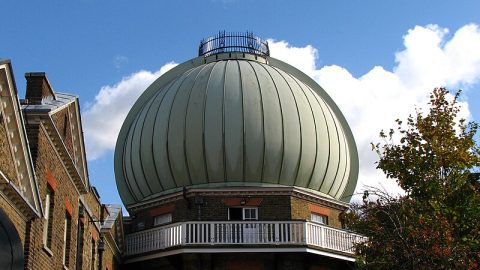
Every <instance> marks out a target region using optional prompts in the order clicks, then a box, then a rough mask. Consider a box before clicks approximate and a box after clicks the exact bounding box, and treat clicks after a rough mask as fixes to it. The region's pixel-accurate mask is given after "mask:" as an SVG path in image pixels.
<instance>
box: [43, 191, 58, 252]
mask: <svg viewBox="0 0 480 270" xmlns="http://www.w3.org/2000/svg"><path fill="white" fill-rule="evenodd" d="M54 208H55V192H54V191H53V190H52V189H51V188H50V187H48V186H47V192H46V195H45V213H44V218H43V235H42V242H43V245H44V246H45V247H47V248H48V249H50V248H51V247H52V231H53V211H54Z"/></svg>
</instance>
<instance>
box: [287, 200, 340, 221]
mask: <svg viewBox="0 0 480 270" xmlns="http://www.w3.org/2000/svg"><path fill="white" fill-rule="evenodd" d="M291 203H292V219H303V220H310V216H311V214H312V213H316V214H321V215H325V216H327V217H328V225H329V226H332V227H336V228H342V224H341V222H340V219H339V215H340V213H341V210H338V209H335V208H332V207H329V206H326V205H321V204H318V203H315V202H311V201H308V200H305V199H302V198H297V197H292V198H291Z"/></svg>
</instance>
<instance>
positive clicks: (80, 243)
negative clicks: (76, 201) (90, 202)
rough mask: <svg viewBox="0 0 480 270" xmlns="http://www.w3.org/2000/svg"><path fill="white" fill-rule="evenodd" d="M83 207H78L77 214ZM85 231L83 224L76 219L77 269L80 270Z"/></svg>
mask: <svg viewBox="0 0 480 270" xmlns="http://www.w3.org/2000/svg"><path fill="white" fill-rule="evenodd" d="M82 209H83V207H82V206H80V208H79V211H78V212H79V213H80V212H82V211H83V210H82ZM84 231H85V227H84V225H83V222H82V221H81V219H80V216H79V217H78V230H77V269H82V265H83V232H84Z"/></svg>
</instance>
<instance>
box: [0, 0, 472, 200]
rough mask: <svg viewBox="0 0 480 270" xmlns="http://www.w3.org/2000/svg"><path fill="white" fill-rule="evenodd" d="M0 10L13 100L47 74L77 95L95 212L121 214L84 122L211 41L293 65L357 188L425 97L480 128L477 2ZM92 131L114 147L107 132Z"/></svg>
mask: <svg viewBox="0 0 480 270" xmlns="http://www.w3.org/2000/svg"><path fill="white" fill-rule="evenodd" d="M1 9H2V10H3V11H4V12H2V22H1V24H0V41H2V42H1V46H0V58H8V59H11V60H12V64H13V68H14V72H15V79H16V82H17V86H18V89H19V92H20V97H21V98H23V96H24V91H25V80H24V73H25V72H31V71H45V72H47V74H48V77H49V80H50V82H51V83H52V85H53V87H54V88H55V90H56V91H59V92H71V93H76V94H78V95H79V96H80V102H81V106H82V111H83V112H84V115H83V121H84V124H86V125H87V126H88V127H87V128H86V129H85V132H86V135H85V136H86V137H87V138H88V139H87V144H89V145H90V149H93V150H91V151H90V152H89V153H88V155H89V157H90V161H89V170H90V179H91V181H92V182H93V184H94V185H96V186H97V187H98V190H99V192H100V195H101V197H102V201H103V202H105V203H120V200H119V197H118V195H117V194H116V188H115V184H114V183H115V181H114V173H113V165H112V163H113V161H112V157H113V151H112V150H111V147H110V148H109V147H108V144H109V142H102V141H100V142H98V138H95V137H94V136H93V137H91V138H90V137H89V134H90V133H92V134H94V133H95V131H97V132H98V130H95V129H98V126H99V124H98V122H97V123H96V124H95V121H96V120H92V119H93V118H102V117H103V118H105V119H106V121H108V120H109V119H117V118H115V117H116V116H118V115H112V114H122V113H125V112H124V111H125V110H128V108H127V109H124V110H123V111H118V112H117V111H114V112H112V111H111V108H112V107H108V106H107V105H102V104H100V103H101V102H106V101H111V102H112V103H113V105H115V104H117V105H118V106H121V107H122V108H123V107H128V106H130V105H129V103H128V100H126V99H128V98H130V99H132V97H134V96H135V95H137V94H139V91H140V92H141V90H132V89H133V88H135V87H137V88H138V87H144V85H148V83H149V82H150V81H151V80H153V79H154V78H156V77H157V76H158V75H159V74H161V73H162V72H164V71H165V70H166V69H168V68H169V67H171V66H173V65H174V64H170V65H167V66H165V65H166V64H168V63H181V62H183V61H186V60H188V59H190V58H193V57H195V56H196V53H197V48H198V44H199V41H200V39H202V38H204V37H207V36H210V35H213V34H215V33H217V32H218V31H219V30H227V31H246V30H249V31H253V32H254V33H255V34H256V35H258V36H260V37H263V38H265V39H271V43H272V48H271V50H272V55H273V56H274V57H278V58H280V59H283V60H285V61H287V62H294V63H293V64H294V65H296V66H297V67H299V68H300V69H302V70H303V71H304V72H306V73H307V74H309V75H310V76H312V77H314V79H315V80H317V81H318V82H319V83H320V84H321V85H322V86H323V87H324V88H325V89H326V90H327V92H329V93H330V94H331V95H332V97H333V98H334V99H335V100H336V101H337V103H338V104H339V106H340V108H341V109H342V110H343V111H344V113H345V115H346V117H347V119H348V120H349V121H350V122H351V123H352V124H351V125H352V129H353V130H354V135H355V136H356V139H357V145H358V148H359V151H360V158H361V167H362V168H363V169H362V170H363V171H362V173H361V175H360V177H361V179H360V181H361V182H362V183H364V184H372V183H373V182H372V181H374V180H372V179H373V178H378V175H377V174H375V173H374V172H373V168H374V165H373V164H372V163H373V161H374V159H375V157H374V156H372V153H370V152H369V153H367V152H366V151H367V149H368V147H366V146H365V145H366V144H368V142H370V141H375V140H376V137H375V136H376V134H378V131H379V130H380V129H381V128H389V127H391V126H393V120H394V119H396V118H397V117H401V116H403V115H405V114H408V112H412V111H413V109H414V108H415V105H418V106H422V104H421V103H422V102H424V101H425V100H426V99H425V97H426V95H427V93H428V91H430V90H431V88H432V87H433V86H440V85H446V86H448V87H449V88H450V89H451V90H455V89H458V88H463V89H465V91H464V101H465V107H467V103H468V109H469V112H470V114H471V117H472V118H473V119H474V120H476V121H480V106H479V103H480V102H479V100H480V83H479V82H480V56H479V54H478V51H480V46H478V47H475V46H477V45H479V44H480V43H477V42H479V39H480V30H479V26H478V25H480V16H479V15H478V11H479V10H480V1H478V0H477V1H430V0H429V1H380V0H379V1H373V0H371V1H359V0H352V1H253V0H252V1H249V0H245V1H240V0H238V1H236V0H224V1H221V0H210V1H153V0H150V1H126V0H116V1H113V0H105V1H94V0H82V1H75V2H74V1H60V0H55V1H10V0H7V1H2V4H1ZM446 29H448V31H447V30H446ZM472 46H473V47H472ZM273 49H275V50H276V52H275V51H274V50H273ZM162 67H164V68H163V70H161V68H162ZM140 71H143V73H142V72H140ZM121 91H124V92H128V93H129V94H128V95H120V94H118V93H120V92H121ZM135 91H136V92H135ZM99 93H100V95H99ZM96 97H97V98H96ZM372 104H373V105H372ZM370 107H375V108H370ZM109 108H110V109H109ZM102 110H103V111H102ZM467 113H468V111H467ZM119 119H121V116H120V117H119ZM379 119H380V120H379ZM85 122H88V123H85ZM111 122H114V121H113V120H112V121H111ZM372 122H376V123H375V124H372ZM91 130H93V131H91ZM90 131H91V132H90ZM87 132H88V134H87ZM102 132H104V133H105V134H106V135H108V136H107V139H108V140H110V141H113V142H114V141H115V139H116V138H115V133H113V134H110V133H109V131H108V130H105V131H103V130H102ZM372 134H375V135H372ZM95 140H97V141H95ZM102 143H103V144H106V145H107V146H105V149H103V148H102ZM92 145H95V146H94V147H92ZM97 145H100V146H98V147H97ZM110 145H111V142H110ZM367 146H368V145H367ZM100 148H101V149H103V150H102V151H99V152H98V153H96V154H95V159H92V158H93V154H91V153H94V152H95V151H96V150H98V149H100ZM385 185H387V184H385ZM387 186H388V185H387Z"/></svg>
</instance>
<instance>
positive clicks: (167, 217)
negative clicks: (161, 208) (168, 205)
mask: <svg viewBox="0 0 480 270" xmlns="http://www.w3.org/2000/svg"><path fill="white" fill-rule="evenodd" d="M170 222H172V214H171V213H168V214H163V215H159V216H156V217H155V218H154V219H153V225H154V226H158V225H163V224H167V223H170Z"/></svg>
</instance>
